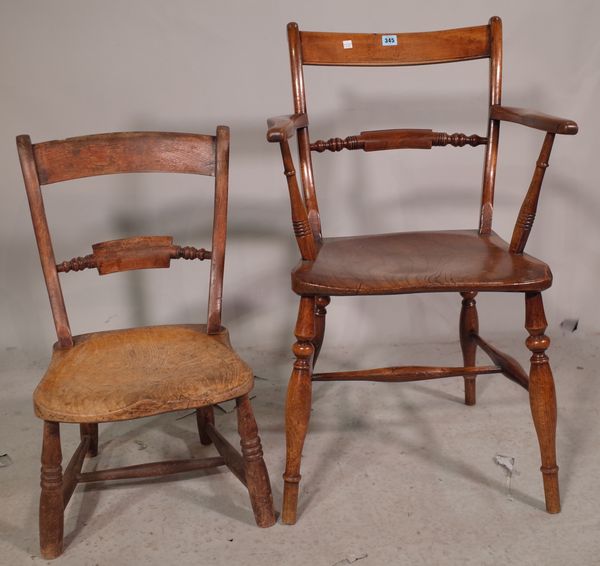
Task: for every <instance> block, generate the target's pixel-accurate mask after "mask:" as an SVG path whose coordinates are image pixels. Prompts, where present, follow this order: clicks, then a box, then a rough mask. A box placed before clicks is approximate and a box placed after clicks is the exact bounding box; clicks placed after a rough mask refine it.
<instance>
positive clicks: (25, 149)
mask: <svg viewBox="0 0 600 566" xmlns="http://www.w3.org/2000/svg"><path fill="white" fill-rule="evenodd" d="M17 147H18V151H19V158H20V161H21V167H22V169H23V176H24V180H25V188H26V190H27V197H28V199H29V205H30V208H31V216H32V220H33V227H34V231H35V236H36V240H37V244H38V248H39V252H40V259H41V262H42V269H43V272H44V277H45V280H46V285H47V287H48V294H49V297H50V305H51V308H52V314H53V317H54V323H55V326H56V333H57V336H58V342H57V343H56V344H55V345H54V351H53V354H52V360H51V362H50V366H49V368H48V370H47V372H46V374H45V375H44V377H43V379H42V381H41V382H40V384H39V385H38V387H37V389H36V391H35V394H34V407H35V413H36V415H37V416H38V417H39V418H41V419H43V420H44V439H43V448H42V472H41V487H42V492H41V498H40V547H41V553H42V556H43V557H44V558H55V557H57V556H59V555H60V554H61V553H62V550H63V515H64V508H65V507H66V506H67V504H68V502H69V499H70V497H71V495H72V493H73V491H74V489H75V487H76V486H77V484H78V483H85V482H98V481H106V480H120V479H126V478H147V477H152V476H163V475H168V474H175V473H180V472H189V471H191V470H203V469H207V468H213V467H216V466H223V465H225V466H228V467H229V468H230V469H231V471H232V472H233V473H234V474H235V475H236V476H237V478H238V479H239V480H240V481H241V482H242V483H243V484H244V485H245V486H246V487H247V489H248V492H249V494H250V500H251V503H252V508H253V510H254V516H255V519H256V523H257V524H258V525H259V526H261V527H268V526H270V525H272V524H273V523H274V522H275V516H274V513H273V502H272V496H271V486H270V483H269V476H268V474H267V469H266V467H265V463H264V461H263V455H262V448H261V443H260V438H259V437H258V430H257V427H256V422H255V420H254V416H253V413H252V408H251V406H250V402H249V400H248V394H249V392H250V391H251V389H252V387H253V374H252V371H251V369H250V368H249V367H248V366H247V365H246V364H245V363H244V362H243V361H242V360H241V359H240V358H239V357H238V356H237V354H236V353H235V352H234V351H233V349H232V347H231V344H230V343H229V336H228V332H227V329H226V328H225V327H223V326H222V325H221V302H222V301H221V297H222V287H223V267H224V259H225V237H226V228H227V191H228V167H229V129H228V128H226V127H224V126H219V127H218V128H217V132H216V136H209V135H195V134H173V133H158V132H130V133H116V134H100V135H93V136H87V137H79V138H70V139H66V140H61V141H50V142H45V143H38V144H35V145H32V144H31V141H30V139H29V136H19V137H18V138H17ZM155 171H156V172H165V173H190V174H196V175H210V176H214V177H215V197H214V222H213V227H212V249H211V250H206V249H203V248H195V247H192V246H179V245H177V244H175V243H173V238H171V237H170V236H142V237H135V238H126V239H123V240H113V241H110V242H102V243H99V244H95V245H93V246H92V250H93V252H92V253H91V254H89V255H86V256H83V257H76V258H73V259H71V260H69V261H63V262H60V263H56V261H55V259H54V251H53V247H52V241H51V238H50V231H49V227H48V222H47V220H46V215H45V212H44V204H43V200H42V191H41V186H42V185H49V184H52V183H57V182H60V181H68V180H70V179H79V178H82V177H92V176H96V175H107V174H113V173H135V172H155ZM179 258H183V259H187V260H195V259H198V260H204V259H208V260H211V269H210V285H209V297H208V319H207V323H206V324H183V325H170V326H150V327H143V328H130V329H127V330H115V331H107V332H94V333H91V334H83V335H79V336H73V335H72V334H71V329H70V327H69V321H68V319H67V312H66V309H65V304H64V302H63V295H62V291H61V286H60V280H59V275H58V274H59V273H67V272H69V271H80V270H82V269H92V268H95V269H97V270H98V273H99V274H100V275H106V274H108V273H114V272H118V271H127V270H130V269H147V268H168V267H169V265H170V262H171V260H172V259H179ZM230 399H235V400H236V404H237V417H238V429H239V434H240V437H241V448H242V454H241V455H240V454H239V453H238V452H237V451H236V450H235V449H234V448H233V447H232V446H231V445H230V444H229V442H228V441H227V440H226V439H225V438H224V437H223V436H222V435H221V434H220V433H219V432H218V431H217V429H216V428H215V426H214V425H215V423H214V414H213V405H215V404H216V403H220V402H222V401H226V400H230ZM181 409H196V417H197V424H198V431H199V436H200V442H201V443H202V444H211V443H214V445H215V447H216V449H217V450H218V452H219V456H216V457H211V458H190V459H183V460H170V461H163V462H154V463H149V464H140V465H134V466H127V467H121V468H113V469H103V470H95V471H89V472H82V471H81V470H82V465H83V462H84V458H85V457H86V455H87V456H96V454H97V451H98V423H104V422H114V421H121V420H128V419H136V418H139V417H146V416H149V415H157V414H160V413H165V412H168V411H176V410H181ZM59 423H78V424H80V429H81V443H80V444H79V447H78V448H77V450H76V451H75V453H74V455H73V457H72V458H71V460H70V462H69V464H68V465H67V467H66V468H65V470H64V472H63V470H62V467H61V459H62V458H61V444H60V434H59V426H60V424H59Z"/></svg>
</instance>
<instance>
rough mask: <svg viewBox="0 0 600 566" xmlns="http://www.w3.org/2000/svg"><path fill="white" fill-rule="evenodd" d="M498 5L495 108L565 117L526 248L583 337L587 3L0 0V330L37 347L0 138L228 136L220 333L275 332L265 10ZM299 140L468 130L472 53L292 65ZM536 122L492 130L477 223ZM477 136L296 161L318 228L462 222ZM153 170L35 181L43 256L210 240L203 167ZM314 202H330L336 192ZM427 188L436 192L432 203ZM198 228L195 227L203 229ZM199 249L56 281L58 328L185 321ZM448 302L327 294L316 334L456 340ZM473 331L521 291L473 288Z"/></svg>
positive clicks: (277, 204) (427, 18)
mask: <svg viewBox="0 0 600 566" xmlns="http://www.w3.org/2000/svg"><path fill="white" fill-rule="evenodd" d="M492 15H499V16H501V17H502V18H503V21H504V41H505V48H504V63H505V72H504V99H503V100H504V103H505V104H508V105H513V106H527V107H532V108H536V109H539V110H542V111H545V112H548V113H553V114H557V115H564V116H565V117H569V118H573V119H575V120H576V121H577V122H578V123H579V125H580V134H579V135H578V136H576V137H574V138H572V137H561V138H559V139H557V143H556V144H555V150H554V153H553V157H552V160H551V161H552V163H551V167H550V169H549V170H548V173H547V177H546V182H545V186H544V191H543V196H542V201H541V206H540V210H539V216H538V221H537V223H536V225H535V227H534V232H533V234H532V237H531V238H530V242H529V245H528V251H529V252H530V253H532V254H534V255H536V256H538V257H540V258H541V259H544V260H545V261H547V262H548V263H549V264H550V265H551V266H552V267H553V271H554V274H555V284H554V286H553V287H552V289H551V290H550V291H549V292H547V293H546V296H547V298H546V304H547V314H548V317H549V319H550V321H551V327H552V328H551V331H552V332H554V333H556V332H558V331H559V330H558V325H559V323H560V321H561V320H563V319H565V318H579V319H580V328H581V329H583V331H587V332H590V333H593V332H598V331H600V317H599V316H598V314H599V310H598V306H597V302H596V300H595V297H596V291H597V286H598V285H597V281H598V280H599V278H600V265H599V261H598V252H597V246H598V242H599V237H598V236H599V232H600V223H599V222H598V211H599V205H600V190H598V186H597V181H596V176H595V170H596V167H595V166H596V161H597V157H596V154H597V140H596V137H597V132H598V131H600V123H599V122H600V120H599V117H598V112H597V110H596V108H597V104H598V102H597V101H598V97H597V95H598V93H599V88H598V87H599V79H600V41H599V40H598V34H597V22H598V21H599V20H600V3H598V2H595V1H592V0H590V1H578V2H566V1H564V2H563V1H558V0H552V1H545V2H525V1H519V2H517V1H505V2H495V1H489V0H482V1H479V2H472V1H466V0H454V1H453V2H447V1H442V0H432V1H428V2H420V3H416V2H407V1H398V0H385V1H383V0H381V1H372V2H368V3H367V2H348V1H339V0H330V1H327V2H323V1H314V0H303V1H302V2H289V1H272V2H267V1H258V2H231V1H219V2H206V1H199V0H171V1H169V2H166V1H159V0H129V1H122V0H121V1H115V0H102V1H99V0H93V1H86V2H81V1H79V0H53V1H52V2H48V1H42V0H39V1H33V0H4V1H3V2H2V3H1V4H0V92H1V93H2V104H1V105H0V113H1V121H0V123H1V124H2V135H1V136H0V171H1V172H2V174H1V176H0V183H1V195H2V201H1V202H2V206H1V209H0V215H1V217H0V242H1V247H0V289H1V290H2V295H1V299H0V300H1V303H0V313H1V319H0V320H1V321H2V324H1V325H0V344H1V345H2V346H1V347H2V350H3V351H5V350H6V349H8V348H17V349H22V350H24V351H25V352H27V353H31V354H32V355H38V354H39V353H40V352H43V353H45V354H46V353H47V352H48V349H47V347H48V344H49V342H50V341H51V340H53V326H52V322H51V317H50V311H49V306H48V302H47V297H46V292H45V288H44V285H43V280H42V276H41V270H40V267H39V260H38V257H37V251H36V248H35V244H34V239H33V233H32V229H31V224H30V219H29V212H28V207H27V202H26V198H25V193H24V190H23V186H22V180H21V175H20V169H19V166H18V160H17V155H16V150H15V145H14V138H15V136H16V135H17V134H20V133H28V134H30V135H31V136H32V139H33V141H34V142H36V141H43V140H47V139H55V138H64V137H69V136H76V135H83V134H88V133H96V132H106V131H119V130H169V131H189V132H202V133H207V132H212V131H214V127H215V126H216V125H217V124H227V125H229V126H230V127H231V130H232V153H231V185H230V195H231V198H230V231H229V234H230V238H229V247H228V257H227V267H226V275H225V298H224V300H225V311H224V316H225V321H226V324H227V325H228V326H229V327H230V329H231V331H232V335H233V339H234V341H235V343H236V344H237V345H240V346H254V347H256V348H260V349H272V348H287V347H289V344H291V342H292V330H293V324H294V319H295V313H296V305H297V301H296V298H295V296H294V295H293V294H292V292H291V291H290V290H289V276H288V274H289V270H290V268H291V267H292V266H293V265H294V264H295V262H296V261H297V258H298V254H297V251H296V249H295V244H294V241H293V238H292V233H291V229H290V221H289V208H288V201H287V191H286V188H285V184H284V177H283V175H282V166H281V163H280V157H279V152H278V148H277V147H276V146H269V145H268V144H267V143H266V141H265V130H266V126H265V119H266V118H267V117H268V116H271V115H277V114H287V113H289V112H291V109H292V106H291V91H290V84H289V68H288V55H287V46H286V39H285V24H286V23H287V22H288V21H292V20H295V21H297V22H299V24H300V26H301V28H304V29H312V30H331V31H380V32H392V31H394V32H402V31H418V30H436V29H443V28H452V27H461V26H468V25H479V24H483V23H486V22H487V21H488V19H489V17H490V16H492ZM306 80H307V89H308V97H309V98H308V104H309V110H310V112H311V116H312V136H313V137H315V138H316V137H325V138H328V137H331V136H341V137H344V136H346V135H349V134H353V133H355V132H358V131H360V130H364V129H377V128H386V127H417V128H419V127H422V128H433V129H439V130H442V131H448V132H454V131H460V132H465V133H479V134H483V133H484V132H485V118H486V103H487V84H486V81H487V62H483V61H476V62H471V63H468V64H463V65H442V66H431V67H426V68H406V69H393V68H391V69H362V70H361V69H353V70H350V71H347V70H336V69H309V70H308V71H307V74H306ZM542 138H543V134H542V133H541V132H534V131H530V130H527V129H525V128H522V127H520V126H516V125H510V124H507V125H506V126H503V128H502V131H501V145H500V168H499V172H498V179H497V200H496V213H495V229H496V230H497V231H498V232H499V233H500V234H501V235H502V236H504V237H505V238H510V231H511V229H512V224H513V222H514V219H515V216H516V213H517V211H518V207H519V204H520V200H521V198H522V196H523V195H524V192H525V190H526V189H527V186H528V183H529V179H530V175H531V172H532V168H533V165H534V161H535V159H536V157H537V152H538V151H539V146H540V144H541V141H542ZM482 163H483V150H482V148H475V149H472V148H464V149H462V150H459V149H453V148H446V149H437V150H432V151H431V152H417V151H406V152H382V153H379V154H376V155H373V154H370V155H366V154H362V153H360V154H358V153H352V154H337V155H331V154H330V155H321V156H316V157H315V167H316V180H317V185H318V189H319V192H320V199H321V201H320V204H321V208H322V213H323V222H324V229H325V233H326V235H341V234H351V233H361V232H362V233H368V232H375V231H395V230H405V229H432V228H438V227H439V228H459V227H476V225H477V216H478V211H477V208H478V203H479V191H480V182H481V172H482ZM166 182H167V179H165V178H164V177H162V176H160V175H153V176H152V175H147V176H142V177H141V178H136V179H134V178H133V177H107V178H101V179H95V180H92V181H87V182H72V183H70V184H67V185H64V186H62V187H58V186H56V187H54V186H51V187H49V188H48V189H46V192H45V194H46V198H47V212H48V215H49V219H50V222H51V226H52V227H53V228H54V230H55V234H56V237H57V239H56V248H57V249H56V254H57V257H58V258H60V259H67V258H70V257H73V256H76V255H84V254H86V253H89V252H90V246H91V244H92V243H95V242H96V241H102V240H106V239H112V238H117V237H124V236H128V235H134V234H171V235H173V236H175V237H176V239H177V240H178V241H179V242H180V243H182V244H197V245H205V246H206V245H208V244H209V242H208V240H207V234H208V232H207V229H206V223H205V221H206V220H208V219H209V215H208V213H207V210H206V205H207V203H208V202H209V200H208V196H209V192H210V191H209V189H210V186H211V185H210V182H206V181H203V180H199V179H196V178H191V179H177V180H176V181H175V182H174V183H173V182H172V181H171V180H169V185H166ZM334 203H337V204H335V206H334ZM434 203H435V206H434ZM203 222H204V224H203ZM207 275H208V269H207V265H190V264H187V265H182V264H181V263H176V264H174V267H173V268H172V269H171V270H168V271H167V270H165V271H160V272H138V273H125V274H119V275H112V276H108V277H104V278H100V277H98V275H97V274H96V273H95V272H86V273H83V274H79V275H76V274H72V275H68V276H65V277H63V285H64V292H65V298H66V301H67V307H68V308H69V309H70V317H71V324H72V327H73V331H74V332H76V333H80V332H85V331H89V330H92V329H99V328H106V329H110V328H119V327H125V326H129V325H131V324H138V323H167V322H182V321H192V320H193V321H199V320H203V319H204V317H205V310H206V308H205V303H204V295H202V301H201V300H200V295H199V293H198V291H202V292H204V290H205V289H206V280H207ZM459 304H460V303H459V297H458V296H454V295H439V296H435V297H423V296H408V297H396V298H387V299H385V298H384V299H379V298H376V299H367V300H364V299H363V300H360V299H340V300H337V301H334V302H333V303H332V305H331V309H330V312H331V316H330V318H329V320H328V322H329V325H330V328H333V329H334V330H333V331H332V332H330V333H329V334H328V338H327V343H328V344H337V345H340V344H346V345H348V346H349V347H352V348H361V347H363V346H362V345H365V344H366V345H368V344H369V342H372V341H378V340H381V339H382V337H383V339H384V340H385V341H388V342H391V343H393V342H394V341H398V340H407V339H410V340H421V339H422V338H423V337H425V336H428V335H434V336H435V337H437V338H441V339H444V338H446V339H448V340H454V339H456V337H457V335H456V332H457V331H456V327H457V324H458V313H459ZM479 305H480V314H481V322H482V328H487V327H492V328H495V329H496V330H500V331H511V332H515V331H516V329H517V328H519V327H521V326H522V317H523V314H522V313H523V311H522V304H521V297H520V296H514V297H511V296H498V297H494V296H489V297H481V300H480V302H479Z"/></svg>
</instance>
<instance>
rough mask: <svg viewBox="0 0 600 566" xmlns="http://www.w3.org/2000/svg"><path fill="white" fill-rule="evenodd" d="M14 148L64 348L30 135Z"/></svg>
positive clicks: (63, 313) (66, 330)
mask: <svg viewBox="0 0 600 566" xmlns="http://www.w3.org/2000/svg"><path fill="white" fill-rule="evenodd" d="M17 151H18V152H19V161H20V163H21V171H22V172H23V181H24V183H25V191H26V192H27V200H28V201H29V210H30V212H31V221H32V223H33V231H34V234H35V240H36V243H37V247H38V252H39V254H40V262H41V264H42V272H43V274H44V279H45V281H46V288H47V290H48V298H49V299H50V308H51V309H52V318H53V319H54V327H55V329H56V336H57V337H58V342H59V344H60V345H61V346H62V347H64V348H68V347H70V346H72V345H73V339H72V337H71V327H70V325H69V318H68V316H67V310H66V308H65V301H64V298H63V294H62V288H61V286H60V280H59V278H58V272H57V270H56V260H55V259H54V248H53V246H52V238H51V236H50V229H49V228H48V221H47V220H46V211H45V210H44V200H43V199H42V191H41V189H40V181H39V179H38V174H37V171H36V164H35V157H34V155H33V146H32V144H31V139H30V138H29V136H26V135H23V136H19V137H17Z"/></svg>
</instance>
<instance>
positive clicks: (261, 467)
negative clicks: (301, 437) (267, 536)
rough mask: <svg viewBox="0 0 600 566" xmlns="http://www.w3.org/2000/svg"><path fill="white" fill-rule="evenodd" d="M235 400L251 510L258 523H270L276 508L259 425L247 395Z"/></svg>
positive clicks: (267, 525)
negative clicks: (259, 433) (274, 507)
mask: <svg viewBox="0 0 600 566" xmlns="http://www.w3.org/2000/svg"><path fill="white" fill-rule="evenodd" d="M236 404H237V417H238V431H239V433H240V445H241V448H242V457H243V458H244V471H245V473H246V485H247V487H248V493H249V495H250V503H251V504H252V509H253V511H254V518H255V520H256V524H257V525H258V526H259V527H270V526H271V525H273V524H275V512H274V510H273V496H272V494H271V483H270V481H269V473H268V472H267V467H266V465H265V461H264V459H263V451H262V445H261V442H260V437H259V436H258V427H257V426H256V420H255V419H254V414H253V412H252V407H251V405H250V401H249V399H248V395H243V396H242V397H239V398H238V399H236Z"/></svg>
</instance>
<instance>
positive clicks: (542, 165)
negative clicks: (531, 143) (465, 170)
mask: <svg viewBox="0 0 600 566" xmlns="http://www.w3.org/2000/svg"><path fill="white" fill-rule="evenodd" d="M553 143H554V134H552V133H547V134H546V137H545V138H544V144H543V145H542V149H541V151H540V156H539V157H538V160H537V162H536V164H535V170H534V172H533V177H532V178H531V183H530V184H529V189H528V190H527V194H526V195H525V198H524V199H523V203H522V204H521V208H520V210H519V214H518V216H517V221H516V222H515V227H514V230H513V235H512V238H511V241H510V248H509V249H510V252H511V253H514V254H520V253H523V250H524V249H525V245H526V244H527V240H528V239H529V234H530V233H531V228H532V227H533V222H534V220H535V215H536V213H537V206H538V200H539V198H540V191H541V189H542V182H543V181H544V175H545V173H546V169H547V168H548V164H549V161H550V152H551V151H552V144H553Z"/></svg>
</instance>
